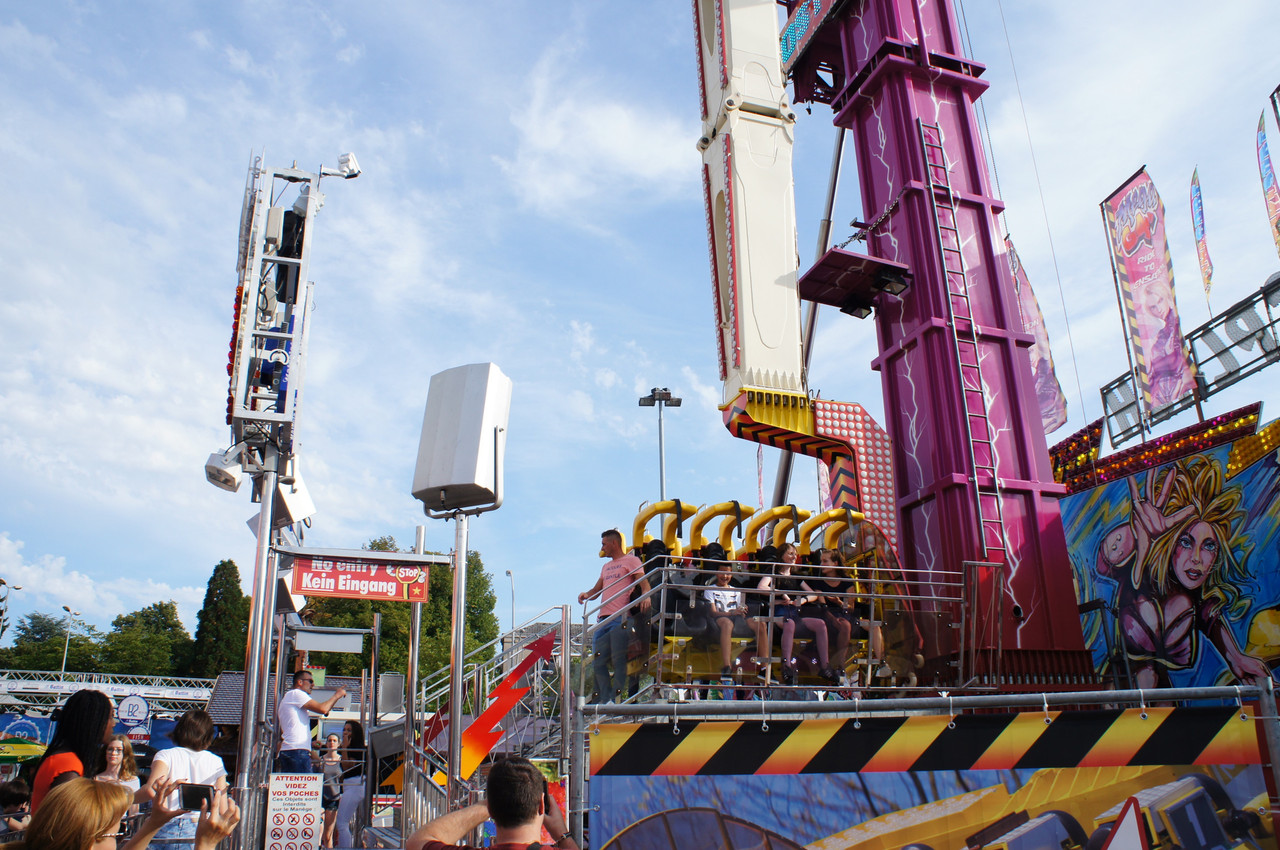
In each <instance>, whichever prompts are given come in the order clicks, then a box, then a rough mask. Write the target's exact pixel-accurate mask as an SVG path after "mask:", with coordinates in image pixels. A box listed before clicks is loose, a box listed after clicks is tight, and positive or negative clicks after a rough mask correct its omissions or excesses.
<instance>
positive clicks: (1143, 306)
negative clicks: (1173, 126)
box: [1102, 168, 1195, 411]
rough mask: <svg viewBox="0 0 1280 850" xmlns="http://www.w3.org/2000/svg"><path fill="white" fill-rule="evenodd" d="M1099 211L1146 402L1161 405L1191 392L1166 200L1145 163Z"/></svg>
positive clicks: (1192, 379)
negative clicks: (1102, 219) (1157, 188)
mask: <svg viewBox="0 0 1280 850" xmlns="http://www.w3.org/2000/svg"><path fill="white" fill-rule="evenodd" d="M1102 213H1103V217H1104V218H1105V219H1106V223H1107V238H1108V239H1109V240H1110V242H1111V253H1112V256H1113V257H1114V258H1115V267H1116V285H1117V287H1118V288H1119V290H1120V298H1121V301H1122V307H1123V310H1124V313H1125V319H1126V323H1127V325H1128V329H1129V341H1130V343H1131V344H1132V346H1133V355H1134V360H1135V365H1136V367H1137V370H1138V383H1139V386H1140V388H1141V390H1142V398H1143V401H1144V402H1145V405H1144V406H1145V407H1146V409H1147V410H1148V411H1154V410H1159V409H1160V408H1162V407H1164V406H1165V405H1168V404H1170V403H1172V402H1175V401H1177V400H1178V399H1180V398H1182V397H1183V396H1184V395H1186V394H1187V393H1189V392H1191V390H1192V389H1193V388H1194V387H1195V377H1194V373H1193V370H1192V367H1191V359H1190V358H1189V357H1188V356H1187V350H1186V347H1185V345H1183V342H1182V327H1181V325H1180V324H1179V322H1178V303H1177V299H1176V298H1175V295H1174V290H1173V259H1172V258H1171V257H1170V256H1169V240H1168V238H1167V237H1166V235H1165V224H1164V220H1165V219H1164V203H1163V202H1162V201H1161V200H1160V193H1159V192H1157V191H1156V184H1155V183H1153V182H1152V180H1151V177H1150V175H1148V174H1147V170H1146V168H1143V169H1141V170H1140V171H1138V173H1137V174H1135V175H1134V176H1133V177H1131V178H1130V179H1129V180H1128V181H1127V182H1126V183H1125V184H1124V185H1123V186H1121V187H1120V188H1119V189H1117V190H1116V191H1115V192H1114V193H1112V195H1111V197H1109V198H1107V199H1106V200H1105V201H1103V202H1102Z"/></svg>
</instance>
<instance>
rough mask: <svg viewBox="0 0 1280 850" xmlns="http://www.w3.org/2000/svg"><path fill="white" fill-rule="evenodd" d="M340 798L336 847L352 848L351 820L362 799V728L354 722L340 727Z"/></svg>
mask: <svg viewBox="0 0 1280 850" xmlns="http://www.w3.org/2000/svg"><path fill="white" fill-rule="evenodd" d="M341 749H342V796H341V797H340V798H339V799H338V846H339V847H354V846H355V844H354V843H353V842H352V840H351V819H352V818H353V817H355V814H356V809H357V808H359V806H360V801H361V800H363V799H364V727H362V726H361V725H360V724H359V723H357V722H356V721H354V720H348V721H347V722H346V723H345V724H343V726H342V747H341Z"/></svg>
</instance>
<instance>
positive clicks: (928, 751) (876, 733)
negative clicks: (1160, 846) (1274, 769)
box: [589, 706, 1261, 776]
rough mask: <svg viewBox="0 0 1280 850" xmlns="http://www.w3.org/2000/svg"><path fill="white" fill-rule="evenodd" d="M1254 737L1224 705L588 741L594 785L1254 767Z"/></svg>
mask: <svg viewBox="0 0 1280 850" xmlns="http://www.w3.org/2000/svg"><path fill="white" fill-rule="evenodd" d="M1144 713H1145V715H1146V716H1145V717H1143V714H1144ZM1242 714H1243V715H1244V718H1245V719H1241V717H1242ZM1046 716H1047V717H1048V718H1049V721H1050V722H1048V723H1046V722H1045V718H1046ZM677 728H678V730H679V734H676V733H675V731H674V730H675V729H677ZM1260 734H1261V730H1260V729H1259V728H1258V726H1257V724H1256V723H1255V722H1254V719H1253V711H1252V708H1251V707H1248V706H1246V707H1245V709H1244V710H1243V711H1242V710H1241V708H1239V707H1238V706H1231V707H1219V708H1147V709H1146V710H1145V712H1143V711H1140V710H1138V709H1130V710H1127V711H1063V712H1049V713H1048V715H1046V714H1045V713H1043V712H1024V713H1019V714H976V715H959V716H957V717H954V718H952V717H948V716H945V715H929V716H916V717H869V718H863V719H860V720H858V719H852V718H849V719H814V720H792V721H783V720H771V721H769V722H768V723H767V728H766V724H764V723H762V722H761V721H758V720H751V721H728V722H726V721H680V723H679V724H678V726H673V724H670V723H637V724H617V725H604V726H600V727H599V734H598V735H592V736H590V737H589V740H590V742H591V775H592V776H695V775H697V776H709V775H742V774H796V773H858V772H896V771H908V770H1006V769H1014V768H1016V769H1038V768H1044V767H1106V766H1126V765H1130V766H1138V765H1206V764H1258V763H1260V761H1261V757H1260V752H1261V744H1260V742H1259V735H1260Z"/></svg>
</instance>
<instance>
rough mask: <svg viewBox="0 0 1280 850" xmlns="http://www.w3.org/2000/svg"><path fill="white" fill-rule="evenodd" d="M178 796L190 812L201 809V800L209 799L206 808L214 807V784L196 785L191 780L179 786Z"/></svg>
mask: <svg viewBox="0 0 1280 850" xmlns="http://www.w3.org/2000/svg"><path fill="white" fill-rule="evenodd" d="M178 798H179V800H180V805H181V806H182V808H184V809H186V810H187V811H189V812H198V811H200V802H201V801H202V800H207V801H208V803H209V805H208V806H206V807H205V808H206V809H210V810H211V809H213V786H212V785H196V784H195V783H191V782H183V783H182V784H180V785H179V786H178Z"/></svg>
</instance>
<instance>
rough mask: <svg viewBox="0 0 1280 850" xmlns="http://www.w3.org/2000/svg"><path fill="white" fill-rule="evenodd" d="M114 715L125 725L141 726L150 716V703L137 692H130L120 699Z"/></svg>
mask: <svg viewBox="0 0 1280 850" xmlns="http://www.w3.org/2000/svg"><path fill="white" fill-rule="evenodd" d="M116 717H118V718H120V722H121V723H123V724H124V725H125V726H130V727H132V726H141V725H142V724H144V723H146V722H147V720H148V719H150V717H151V705H150V704H149V703H148V702H147V701H146V700H145V699H144V698H142V697H140V696H138V695H137V694H130V695H129V696H127V697H125V698H124V699H122V700H120V707H119V708H117V709H116Z"/></svg>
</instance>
